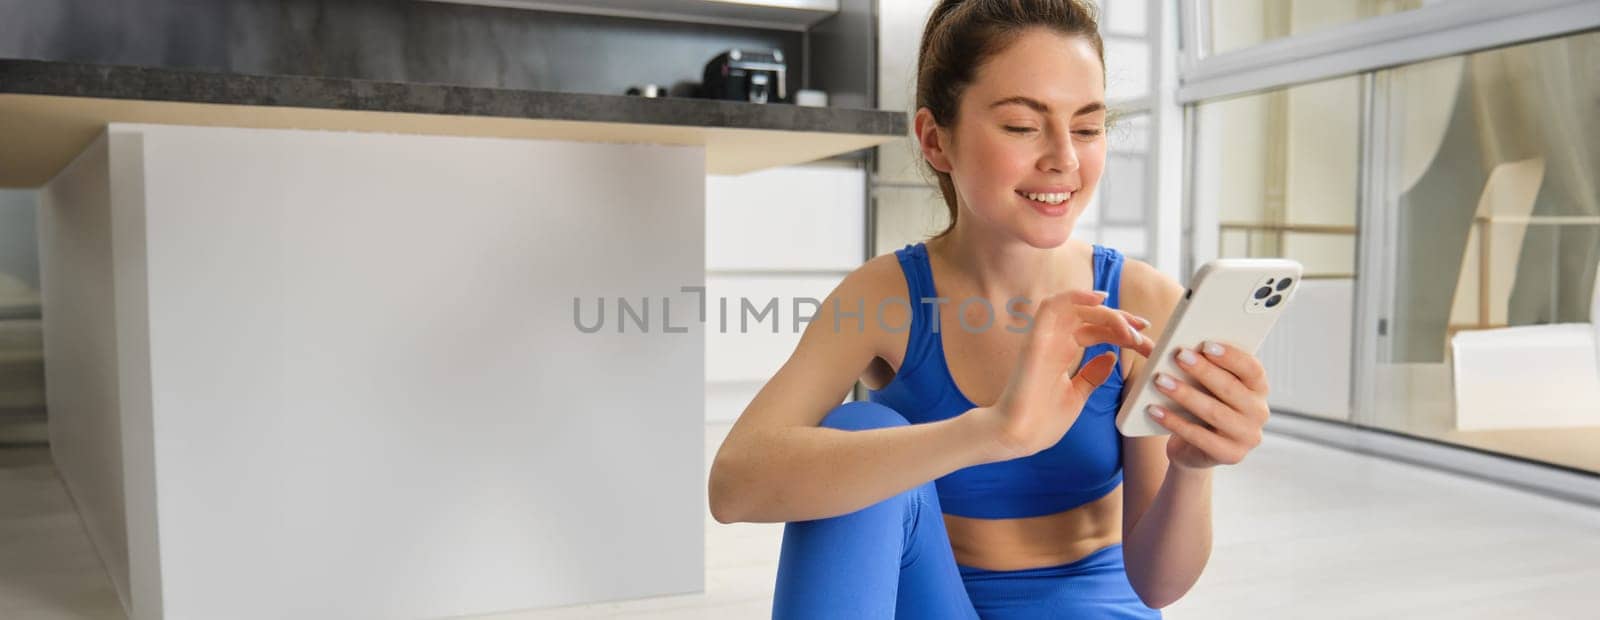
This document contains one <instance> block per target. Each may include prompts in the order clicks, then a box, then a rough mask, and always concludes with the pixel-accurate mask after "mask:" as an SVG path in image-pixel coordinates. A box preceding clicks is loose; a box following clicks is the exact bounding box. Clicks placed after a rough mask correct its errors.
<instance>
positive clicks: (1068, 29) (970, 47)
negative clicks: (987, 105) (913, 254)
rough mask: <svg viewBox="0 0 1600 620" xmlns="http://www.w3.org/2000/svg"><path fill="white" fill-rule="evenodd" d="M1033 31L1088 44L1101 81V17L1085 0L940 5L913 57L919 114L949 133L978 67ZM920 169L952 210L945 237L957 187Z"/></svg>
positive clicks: (957, 0) (976, 0)
mask: <svg viewBox="0 0 1600 620" xmlns="http://www.w3.org/2000/svg"><path fill="white" fill-rule="evenodd" d="M1033 27H1042V28H1049V29H1050V30H1053V31H1055V32H1058V33H1061V34H1065V35H1069V36H1072V35H1076V36H1081V37H1084V38H1085V39H1088V40H1089V43H1090V44H1091V45H1093V46H1094V50H1095V53H1096V54H1097V55H1098V56H1099V57H1100V67H1101V74H1100V79H1101V80H1102V81H1103V80H1104V79H1105V64H1106V63H1105V44H1104V43H1103V42H1102V41H1101V40H1100V23H1099V16H1098V15H1096V13H1095V8H1094V6H1092V5H1090V4H1089V3H1088V2H1087V1H1086V0H940V2H939V4H938V5H937V6H935V7H934V8H933V12H932V13H931V14H929V15H928V24H927V25H926V26H924V27H923V30H922V46H921V49H920V50H919V51H918V53H917V109H921V108H928V110H929V111H931V112H933V120H934V122H935V123H937V124H938V125H939V126H940V127H953V126H954V125H955V122H956V117H957V112H958V111H959V104H960V102H961V94H962V93H963V92H965V91H966V89H967V87H968V86H970V85H971V84H972V82H973V80H974V79H976V78H977V70H978V67H979V66H980V65H982V64H983V63H984V62H985V61H987V60H988V59H989V58H991V57H993V56H994V55H995V54H998V53H1000V52H1002V51H1004V50H1005V49H1006V46H1009V45H1010V44H1011V43H1012V41H1014V40H1016V38H1017V36H1018V35H1020V34H1022V32H1023V31H1024V30H1027V29H1028V28H1033ZM923 163H924V165H925V166H927V168H928V170H931V171H932V172H933V174H934V175H935V176H937V177H938V180H939V192H940V193H941V194H943V195H944V203H945V206H946V207H947V208H949V209H950V225H949V226H947V227H945V229H944V230H943V231H942V232H940V233H939V234H937V235H934V238H938V237H943V236H945V235H947V234H949V233H950V231H951V230H954V229H955V227H956V216H957V214H958V212H959V210H960V209H959V208H958V207H957V206H956V204H957V203H956V186H955V183H954V182H953V181H951V180H950V175H949V174H947V173H944V172H939V171H938V170H933V166H932V165H931V164H928V163H927V161H926V160H924V161H923Z"/></svg>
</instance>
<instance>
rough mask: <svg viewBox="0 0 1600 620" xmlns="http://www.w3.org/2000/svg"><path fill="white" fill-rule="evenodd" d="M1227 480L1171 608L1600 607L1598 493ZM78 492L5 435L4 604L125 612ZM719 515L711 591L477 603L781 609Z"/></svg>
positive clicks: (758, 560) (709, 614) (617, 611)
mask: <svg viewBox="0 0 1600 620" xmlns="http://www.w3.org/2000/svg"><path fill="white" fill-rule="evenodd" d="M727 428H728V427H727V425H725V424H717V425H710V426H707V428H706V457H707V463H708V464H709V462H710V457H711V455H712V454H714V453H715V451H716V448H717V446H718V445H719V444H720V442H721V441H722V437H723V436H724V435H725V434H726V433H727ZM1216 489H1217V497H1216V508H1217V515H1216V536H1215V551H1214V552H1213V555H1212V561H1211V564H1210V566H1209V567H1208V568H1207V570H1206V574H1205V575H1204V576H1203V577H1202V578H1201V580H1200V583H1199V584H1197V585H1196V586H1195V588H1194V590H1193V591H1192V592H1191V593H1190V595H1189V596H1188V597H1186V598H1185V599H1184V600H1182V601H1180V602H1179V603H1178V604H1177V605H1174V606H1173V607H1171V608H1169V609H1168V610H1167V613H1166V617H1168V618H1174V619H1179V620H1182V619H1199V618H1230V619H1231V618H1511V617H1538V618H1596V617H1600V594H1597V591H1596V584H1600V560H1596V558H1600V509H1596V508H1593V507H1587V506H1579V505H1574V504H1568V503H1564V502H1561V501H1557V500H1552V499H1548V498H1545V497H1541V496H1536V495H1531V494H1527V493H1522V492H1519V491H1515V490H1511V489H1507V488H1504V487H1500V486H1495V485H1492V484H1488V483H1482V482H1478V481H1475V480H1470V479H1464V478H1460V477H1456V476H1453V475H1449V474H1444V473H1440V472H1436V471H1432V470H1428V469H1424V468H1418V467H1413V466H1409V465H1403V464H1398V463H1394V462H1390V461H1386V460H1382V459H1377V458H1373V457H1367V456H1359V455H1354V454H1350V453H1346V452H1342V451H1339V450H1334V449H1329V448H1324V447H1321V446H1318V445H1315V444H1310V443H1305V442H1302V441H1299V440H1295V439H1291V438H1287V437H1281V436H1271V437H1269V438H1268V441H1267V442H1266V443H1265V444H1263V445H1262V447H1261V448H1260V449H1259V450H1258V451H1257V452H1256V454H1254V455H1252V456H1251V458H1250V459H1249V460H1248V461H1246V462H1245V463H1244V464H1243V465H1240V466H1238V467H1235V468H1232V469H1228V470H1224V471H1222V472H1219V474H1218V478H1217V484H1216ZM71 510H72V509H71V504H70V502H69V500H68V499H67V496H66V493H65V491H64V490H63V489H62V487H61V484H60V482H59V479H58V478H57V477H56V475H55V470H54V468H53V467H51V466H50V464H49V456H48V452H47V451H45V450H44V449H42V448H38V449H15V448H13V449H4V450H0V618H8V619H9V618H16V619H19V620H32V619H41V620H44V619H56V618H63V619H65V618H72V619H78V618H120V617H122V615H121V613H120V608H119V607H118V605H117V601H116V596H115V594H114V593H113V592H112V591H111V587H110V583H109V581H107V580H106V578H105V576H104V573H103V572H102V570H101V568H100V566H99V563H98V562H97V561H96V559H95V556H94V555H93V551H92V549H91V548H90V547H89V543H88V541H87V539H86V538H85V537H84V535H83V533H82V528H81V527H79V525H78V524H77V522H76V518H75V515H73V513H72V512H71ZM705 523H706V544H707V549H706V592H705V593H704V594H691V595H680V596H671V597H662V598H655V599H645V600H638V601H627V602H621V603H606V604H598V605H586V606H578V607H567V608H561V609H552V610H543V611H532V612H521V613H513V614H500V615H494V616H482V617H480V618H479V620H487V619H493V620H553V619H572V618H665V619H688V618H765V617H768V614H769V611H770V610H769V607H770V605H771V601H772V580H773V576H774V575H775V572H776V567H777V561H778V544H779V541H780V537H781V535H782V526H781V525H773V524H760V525H757V524H736V525H721V524H718V523H716V522H715V521H713V520H711V518H710V515H709V514H708V515H707V516H706V521H705Z"/></svg>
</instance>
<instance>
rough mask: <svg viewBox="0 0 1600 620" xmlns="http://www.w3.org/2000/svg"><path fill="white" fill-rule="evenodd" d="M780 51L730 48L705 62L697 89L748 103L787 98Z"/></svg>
mask: <svg viewBox="0 0 1600 620" xmlns="http://www.w3.org/2000/svg"><path fill="white" fill-rule="evenodd" d="M786 71H787V68H786V66H785V65H784V62H783V50H744V49H731V50H728V51H726V52H723V53H721V54H718V55H717V57H716V58H712V59H711V62H708V63H706V69H705V75H704V80H703V81H702V82H701V92H702V93H703V94H704V95H705V96H706V97H708V98H711V99H731V100H734V101H748V102H750V103H767V102H769V101H770V102H773V103H783V102H787V101H788V100H789V88H788V84H787V83H786V79H785V76H784V74H785V72H786Z"/></svg>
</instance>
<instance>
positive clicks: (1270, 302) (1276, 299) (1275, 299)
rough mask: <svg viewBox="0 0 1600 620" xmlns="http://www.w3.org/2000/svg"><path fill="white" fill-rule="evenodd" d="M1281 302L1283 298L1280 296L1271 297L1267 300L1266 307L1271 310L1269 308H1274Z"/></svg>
mask: <svg viewBox="0 0 1600 620" xmlns="http://www.w3.org/2000/svg"><path fill="white" fill-rule="evenodd" d="M1282 302H1283V296H1282V295H1273V296H1272V297H1268V298H1267V307H1268V308H1271V307H1273V306H1276V305H1278V304H1279V303H1282Z"/></svg>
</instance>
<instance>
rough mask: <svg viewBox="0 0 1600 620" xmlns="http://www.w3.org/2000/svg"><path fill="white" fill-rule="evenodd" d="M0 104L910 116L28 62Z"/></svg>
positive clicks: (815, 125) (880, 125) (538, 114)
mask: <svg viewBox="0 0 1600 620" xmlns="http://www.w3.org/2000/svg"><path fill="white" fill-rule="evenodd" d="M0 94H17V95H48V96H61V97H81V98H96V99H133V100H141V101H171V102H183V103H206V104H226V105H245V106H277V107H296V108H311V109H325V110H348V111H375V112H403V113H413V114H442V115H458V116H481V117H501V118H526V119H545V120H560V121H583V122H602V123H629V124H647V125H671V126H687V127H708V128H728V129H756V130H778V131H798V132H813V133H843V134H859V135H878V136H888V137H900V136H904V135H907V132H908V129H907V120H906V115H905V114H903V113H900V112H892V111H883V110H861V109H850V108H816V107H802V106H796V105H789V104H753V103H744V102H737V101H718V100H712V99H688V98H675V97H668V98H655V99H652V98H645V97H635V96H628V95H595V94H579V93H558V92H548V91H526V90H508V89H500V88H481V87H467V86H451V85H447V84H425V83H410V82H385V81H377V80H361V79H342V78H326V77H306V76H291V75H246V74H231V73H214V72H205V71H192V70H182V69H169V68H150V67H134V66H122V65H97V64H83V63H73V62H58V61H42V60H19V59H0Z"/></svg>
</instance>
